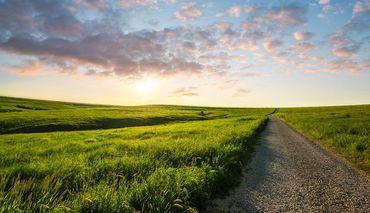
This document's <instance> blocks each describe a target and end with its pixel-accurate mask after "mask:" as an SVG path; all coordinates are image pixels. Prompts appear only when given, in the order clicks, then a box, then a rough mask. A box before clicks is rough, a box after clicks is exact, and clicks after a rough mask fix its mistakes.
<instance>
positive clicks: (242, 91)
mask: <svg viewBox="0 0 370 213" xmlns="http://www.w3.org/2000/svg"><path fill="white" fill-rule="evenodd" d="M250 94H251V91H250V90H246V89H242V88H238V89H236V90H235V91H234V93H233V97H245V96H248V95H250Z"/></svg>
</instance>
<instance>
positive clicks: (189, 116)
mask: <svg viewBox="0 0 370 213" xmlns="http://www.w3.org/2000/svg"><path fill="white" fill-rule="evenodd" d="M19 106H22V107H19ZM0 109H2V111H1V110H0V124H1V125H0V134H9V133H32V132H54V131H73V130H94V129H111V128H121V127H133V126H147V125H156V124H164V123H169V122H186V121H194V120H209V119H216V118H227V117H238V116H242V115H244V114H245V112H248V113H252V114H253V113H268V112H270V111H271V109H256V108H251V109H245V108H210V107H208V108H205V107H190V106H166V105H149V106H137V107H124V106H108V105H90V104H77V103H64V102H55V101H41V100H29V99H15V98H8V97H0ZM40 109H42V110H40Z"/></svg>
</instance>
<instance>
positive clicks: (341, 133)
mask: <svg viewBox="0 0 370 213" xmlns="http://www.w3.org/2000/svg"><path fill="white" fill-rule="evenodd" d="M274 116H276V117H277V118H280V119H281V120H283V121H285V122H286V123H288V124H290V125H292V126H293V127H294V128H296V129H297V130H298V131H300V132H302V133H304V134H305V135H307V136H308V137H310V138H311V139H313V140H314V141H316V142H318V143H320V144H323V145H324V146H326V147H328V148H329V149H331V150H333V151H334V152H336V153H339V154H340V155H342V156H343V157H345V158H347V159H348V160H349V161H351V162H353V163H354V164H356V165H357V166H358V168H360V169H362V170H364V171H365V172H366V173H367V174H370V105H358V106H335V107H302V108H282V109H280V111H279V113H277V114H275V115H274Z"/></svg>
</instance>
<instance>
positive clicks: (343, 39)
mask: <svg viewBox="0 0 370 213" xmlns="http://www.w3.org/2000/svg"><path fill="white" fill-rule="evenodd" d="M329 41H330V43H332V44H333V45H335V46H342V45H345V44H350V43H352V42H353V40H352V38H351V37H349V36H347V35H333V36H331V37H330V39H329Z"/></svg>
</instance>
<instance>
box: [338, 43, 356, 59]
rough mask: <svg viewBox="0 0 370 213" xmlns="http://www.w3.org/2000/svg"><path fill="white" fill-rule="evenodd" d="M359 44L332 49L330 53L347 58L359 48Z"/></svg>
mask: <svg viewBox="0 0 370 213" xmlns="http://www.w3.org/2000/svg"><path fill="white" fill-rule="evenodd" d="M359 48H360V46H359V45H352V46H347V47H341V48H336V49H333V50H332V54H333V55H334V56H337V57H341V58H347V57H350V56H352V55H353V54H355V53H356V52H357V51H358V50H359Z"/></svg>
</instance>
